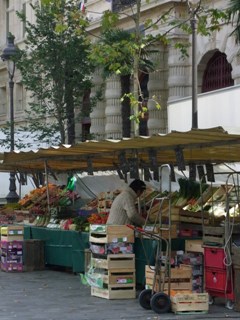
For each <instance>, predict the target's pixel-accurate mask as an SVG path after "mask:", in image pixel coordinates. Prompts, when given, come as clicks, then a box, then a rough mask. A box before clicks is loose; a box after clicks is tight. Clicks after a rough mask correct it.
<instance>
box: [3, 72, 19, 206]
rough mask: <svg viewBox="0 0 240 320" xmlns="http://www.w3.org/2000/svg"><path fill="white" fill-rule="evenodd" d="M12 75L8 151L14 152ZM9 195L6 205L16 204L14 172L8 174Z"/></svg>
mask: <svg viewBox="0 0 240 320" xmlns="http://www.w3.org/2000/svg"><path fill="white" fill-rule="evenodd" d="M13 87H14V81H13V75H11V74H10V73H9V94H10V151H14V104H13ZM9 181H10V184H9V193H8V195H7V196H6V200H7V203H16V202H18V200H19V196H18V194H17V192H16V189H17V188H16V178H15V172H10V178H9Z"/></svg>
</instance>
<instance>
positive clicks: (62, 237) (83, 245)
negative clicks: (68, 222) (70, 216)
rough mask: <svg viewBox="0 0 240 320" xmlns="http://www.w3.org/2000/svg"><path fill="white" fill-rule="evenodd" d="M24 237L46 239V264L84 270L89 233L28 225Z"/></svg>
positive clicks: (77, 270)
mask: <svg viewBox="0 0 240 320" xmlns="http://www.w3.org/2000/svg"><path fill="white" fill-rule="evenodd" d="M24 238H25V239H39V240H44V243H45V246H44V249H45V263H46V264H48V265H54V266H63V267H71V268H72V270H73V272H76V273H77V272H84V266H85V264H84V263H85V254H84V252H85V249H87V248H89V233H84V232H77V231H66V230H59V229H47V228H41V227H32V226H31V227H29V226H26V227H25V228H24Z"/></svg>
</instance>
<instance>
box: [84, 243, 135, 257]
mask: <svg viewBox="0 0 240 320" xmlns="http://www.w3.org/2000/svg"><path fill="white" fill-rule="evenodd" d="M90 250H91V252H92V253H96V254H120V253H124V254H129V253H133V244H132V243H128V242H117V243H103V244H96V243H93V242H91V243H90Z"/></svg>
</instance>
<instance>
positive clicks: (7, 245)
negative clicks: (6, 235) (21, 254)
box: [0, 240, 23, 249]
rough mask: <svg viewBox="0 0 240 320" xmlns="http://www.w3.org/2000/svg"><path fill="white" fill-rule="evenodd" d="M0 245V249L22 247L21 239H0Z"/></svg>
mask: <svg viewBox="0 0 240 320" xmlns="http://www.w3.org/2000/svg"><path fill="white" fill-rule="evenodd" d="M0 245H1V248H2V249H22V248H23V241H17V240H14V241H1V242H0Z"/></svg>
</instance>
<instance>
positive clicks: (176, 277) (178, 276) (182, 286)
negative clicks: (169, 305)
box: [145, 265, 192, 292]
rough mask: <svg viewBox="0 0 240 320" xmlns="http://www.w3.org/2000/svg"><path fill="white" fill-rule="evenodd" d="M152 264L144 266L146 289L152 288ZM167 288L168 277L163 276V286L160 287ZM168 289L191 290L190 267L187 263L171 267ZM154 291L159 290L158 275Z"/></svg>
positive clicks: (153, 270) (162, 274)
mask: <svg viewBox="0 0 240 320" xmlns="http://www.w3.org/2000/svg"><path fill="white" fill-rule="evenodd" d="M154 272H155V267H154V266H145V278H146V289H152V287H153V281H154ZM161 276H162V280H163V279H164V268H162V270H161ZM161 289H163V290H168V277H167V275H166V276H165V283H164V286H163V287H162V288H161ZM170 289H171V290H176V291H180V290H190V291H191V290H192V267H191V266H188V265H180V266H179V267H177V268H171V275H170ZM154 290H155V291H156V292H158V291H160V290H159V275H157V277H156V282H155V289H154Z"/></svg>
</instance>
